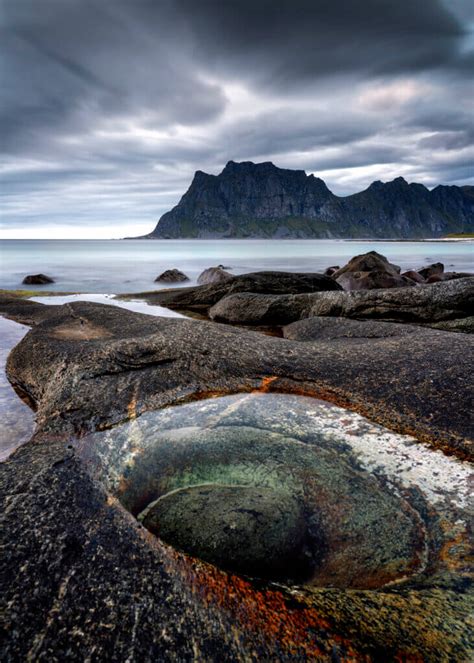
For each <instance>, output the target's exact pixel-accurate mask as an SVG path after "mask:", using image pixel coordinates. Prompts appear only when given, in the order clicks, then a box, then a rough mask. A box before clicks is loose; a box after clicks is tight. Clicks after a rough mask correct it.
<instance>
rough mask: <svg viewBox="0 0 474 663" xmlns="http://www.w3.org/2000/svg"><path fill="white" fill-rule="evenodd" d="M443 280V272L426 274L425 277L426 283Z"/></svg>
mask: <svg viewBox="0 0 474 663" xmlns="http://www.w3.org/2000/svg"><path fill="white" fill-rule="evenodd" d="M445 280H446V279H445V278H444V274H431V276H428V278H427V279H426V283H440V282H441V281H445Z"/></svg>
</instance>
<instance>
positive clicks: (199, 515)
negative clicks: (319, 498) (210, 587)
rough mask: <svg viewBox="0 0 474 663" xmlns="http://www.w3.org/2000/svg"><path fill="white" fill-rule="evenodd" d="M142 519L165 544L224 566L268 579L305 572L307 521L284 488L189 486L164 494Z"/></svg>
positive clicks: (298, 574) (299, 574)
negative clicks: (280, 490) (278, 489)
mask: <svg viewBox="0 0 474 663" xmlns="http://www.w3.org/2000/svg"><path fill="white" fill-rule="evenodd" d="M140 519H141V520H142V522H143V524H144V525H145V527H146V528H147V529H149V530H150V531H152V532H153V533H155V534H157V535H158V536H160V537H161V538H162V539H163V540H164V541H166V542H167V543H172V544H173V545H174V546H176V547H177V548H178V549H180V550H184V551H186V552H188V553H190V554H191V555H194V556H196V557H201V558H202V559H204V560H206V561H208V562H212V563H213V564H216V565H217V566H220V567H221V568H223V569H227V570H230V571H236V572H237V573H244V574H246V575H251V576H258V577H261V578H272V579H276V578H278V577H280V578H288V577H291V576H294V575H295V573H296V575H297V576H303V575H304V570H305V569H304V568H301V567H302V566H303V563H304V558H303V552H304V543H305V538H306V525H305V521H304V518H303V514H302V511H301V508H300V506H299V505H298V503H297V502H296V500H294V499H292V498H291V497H289V496H288V495H286V494H285V493H284V492H283V493H281V492H279V491H277V490H272V489H271V488H265V487H252V486H220V485H209V484H207V485H202V486H190V487H188V488H181V489H179V490H176V491H173V492H172V493H168V494H166V495H163V496H162V497H160V498H159V499H158V500H157V501H156V502H153V503H152V504H151V505H150V506H149V507H148V508H147V509H146V511H145V512H144V513H143V514H142V516H141V517H140ZM305 566H307V564H306V565H305Z"/></svg>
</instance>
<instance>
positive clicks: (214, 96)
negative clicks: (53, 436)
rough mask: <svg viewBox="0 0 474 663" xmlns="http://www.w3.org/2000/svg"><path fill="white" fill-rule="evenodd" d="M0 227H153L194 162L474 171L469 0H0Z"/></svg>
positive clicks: (213, 168)
mask: <svg viewBox="0 0 474 663" xmlns="http://www.w3.org/2000/svg"><path fill="white" fill-rule="evenodd" d="M0 17H1V34H0V43H1V47H0V48H1V49H2V51H3V52H2V53H1V63H0V66H1V89H2V92H1V97H0V104H1V109H0V130H1V139H2V144H1V147H2V163H1V171H2V172H1V176H2V180H1V196H2V198H1V200H2V203H1V221H0V226H1V227H0V237H4V238H16V237H18V238H33V237H58V238H59V237H71V238H73V237H83V238H87V237H91V238H92V237H104V238H108V237H121V236H124V235H139V234H142V233H145V232H149V231H151V230H152V229H153V228H154V226H155V224H156V221H157V220H158V218H159V217H160V216H161V214H162V213H163V212H165V211H167V210H168V209H170V208H171V207H172V206H173V205H175V204H176V203H177V202H178V200H179V198H180V197H181V195H182V194H183V193H184V192H185V190H186V189H187V188H188V186H189V184H190V181H191V179H192V176H193V173H194V171H195V170H197V169H200V170H204V171H206V172H210V173H215V174H217V173H219V172H220V171H221V170H222V168H223V167H224V165H225V163H226V162H227V161H228V160H230V159H233V160H234V161H243V160H252V161H268V160H271V161H273V162H274V163H275V164H276V165H277V166H284V167H287V168H304V169H305V170H306V171H307V172H308V173H315V174H317V175H318V176H320V177H322V178H323V179H324V180H325V181H326V183H327V184H328V186H329V188H330V189H332V191H334V192H335V193H337V194H340V195H347V194H350V193H354V192H356V191H359V190H361V189H364V188H366V187H367V186H368V185H369V184H370V182H372V181H373V180H376V179H381V180H390V179H393V178H394V177H396V176H398V175H402V176H404V177H405V178H406V179H408V180H409V181H418V182H423V183H424V184H426V185H427V186H430V187H431V186H434V185H436V184H439V183H444V184H467V183H470V184H472V183H474V177H473V163H474V148H473V135H474V128H473V118H472V107H473V100H474V94H473V74H472V72H473V71H474V2H473V1H472V0H444V1H443V0H0Z"/></svg>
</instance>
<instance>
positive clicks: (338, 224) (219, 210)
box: [136, 161, 474, 239]
mask: <svg viewBox="0 0 474 663" xmlns="http://www.w3.org/2000/svg"><path fill="white" fill-rule="evenodd" d="M462 232H466V233H467V232H474V187H471V186H463V187H459V186H455V185H438V186H436V187H434V188H433V189H432V190H429V189H428V188H427V187H426V186H425V185H423V184H419V183H416V182H415V183H408V182H407V181H406V180H405V179H404V178H403V177H397V178H395V179H394V180H392V181H390V182H381V181H380V180H376V181H375V182H372V184H370V185H369V187H367V189H364V190H363V191H360V192H358V193H354V194H351V195H349V196H336V195H335V194H333V193H332V192H331V191H330V189H329V188H328V187H327V185H326V183H325V182H324V180H322V179H320V178H319V177H316V176H314V175H313V174H310V175H307V174H306V172H305V171H304V170H291V169H284V168H278V167H277V166H275V165H274V164H273V163H272V162H270V161H266V162H262V163H258V164H255V163H253V162H251V161H243V162H235V161H229V162H228V163H227V164H226V166H225V167H224V169H223V170H222V172H221V173H219V174H218V175H210V174H208V173H205V172H203V171H201V170H197V171H196V172H195V174H194V178H193V180H192V182H191V185H190V187H189V189H188V190H187V191H186V193H185V194H184V195H183V196H182V198H181V200H180V201H179V203H178V204H177V205H176V206H175V207H174V208H173V209H172V210H170V211H169V212H166V213H165V214H163V216H162V217H161V218H160V220H159V221H158V223H157V225H156V227H155V229H154V230H153V231H152V232H151V233H149V234H147V235H143V236H142V237H139V238H136V239H144V238H146V239H185V238H200V239H212V238H223V239H224V238H255V239H256V238H262V239H277V238H288V239H292V238H308V239H309V238H315V239H316V238H327V239H331V238H334V239H339V238H340V239H344V238H346V239H351V238H360V239H420V238H425V237H440V236H443V235H446V234H448V233H462Z"/></svg>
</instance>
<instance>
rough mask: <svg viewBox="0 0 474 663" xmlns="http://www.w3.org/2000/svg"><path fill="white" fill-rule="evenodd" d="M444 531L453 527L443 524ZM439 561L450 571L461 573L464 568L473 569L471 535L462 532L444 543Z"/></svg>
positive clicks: (454, 534) (456, 533) (453, 535)
mask: <svg viewBox="0 0 474 663" xmlns="http://www.w3.org/2000/svg"><path fill="white" fill-rule="evenodd" d="M441 527H442V528H443V530H444V531H446V530H447V529H448V527H452V525H449V524H448V523H444V522H442V523H441ZM439 559H440V560H441V561H442V562H443V563H444V565H445V566H446V568H447V569H449V570H450V571H459V570H462V569H463V568H467V567H469V568H472V564H473V547H472V542H471V541H470V539H469V535H468V533H467V532H466V531H465V530H460V531H458V532H455V533H453V534H452V536H451V537H450V538H449V539H448V540H447V541H445V542H444V543H443V545H442V547H441V549H440V551H439Z"/></svg>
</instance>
